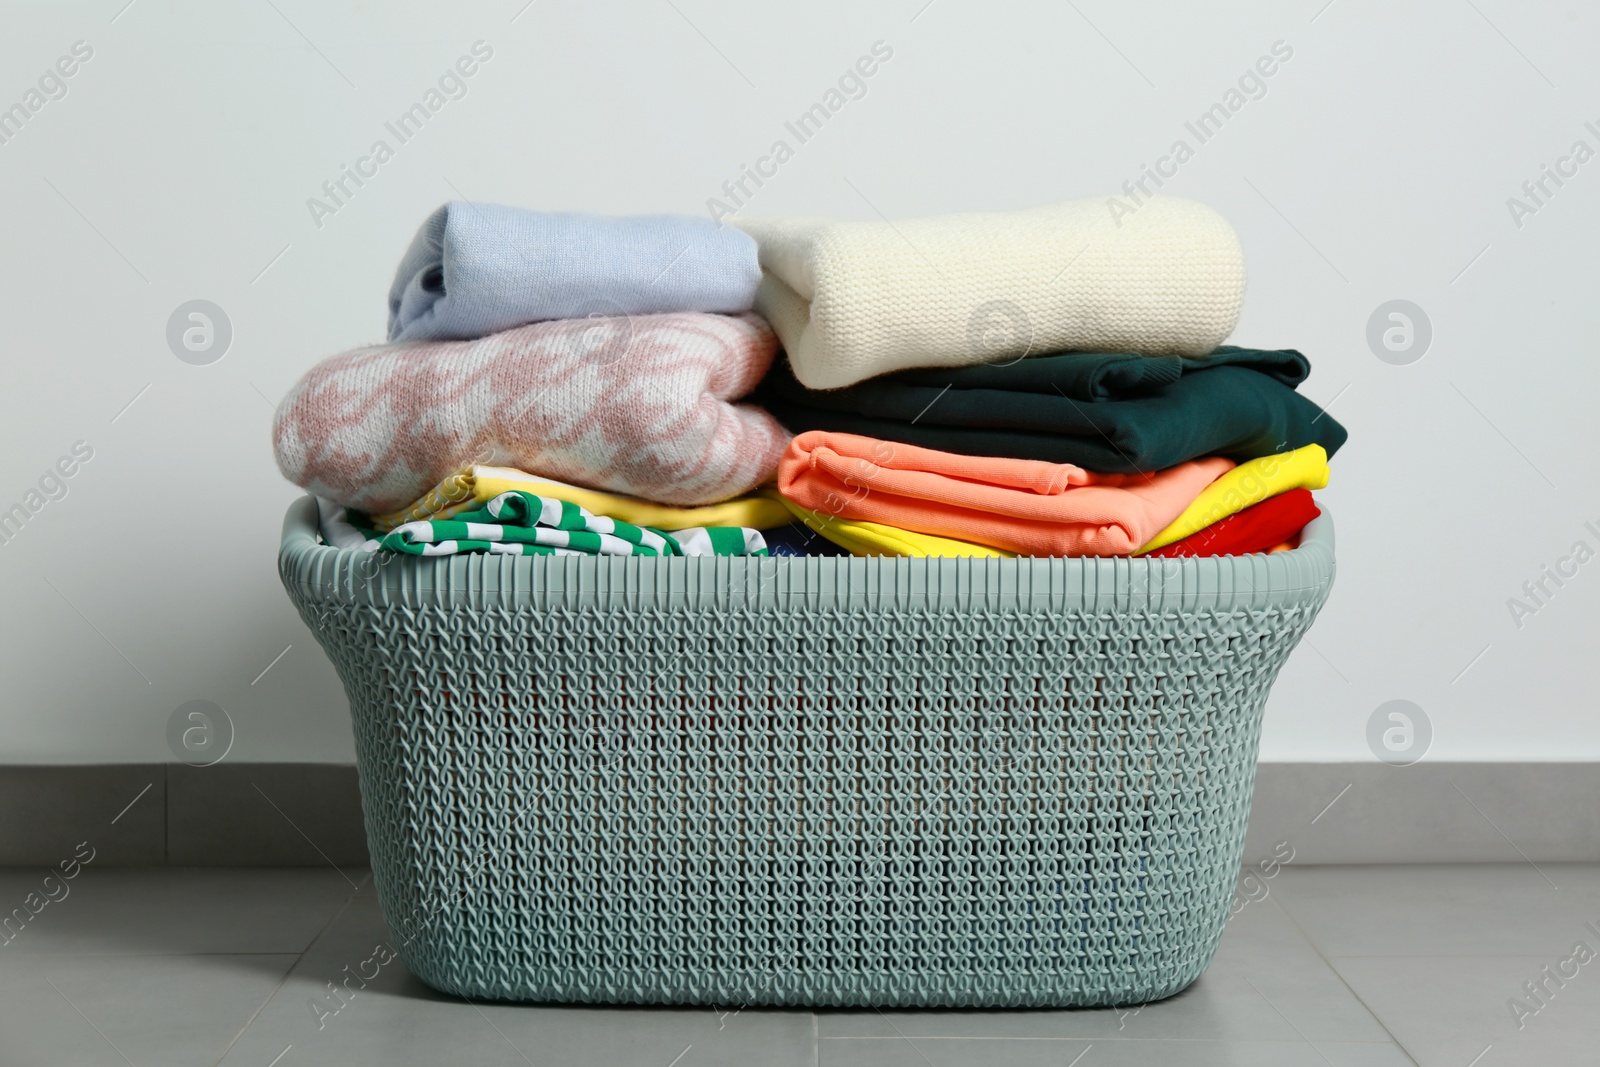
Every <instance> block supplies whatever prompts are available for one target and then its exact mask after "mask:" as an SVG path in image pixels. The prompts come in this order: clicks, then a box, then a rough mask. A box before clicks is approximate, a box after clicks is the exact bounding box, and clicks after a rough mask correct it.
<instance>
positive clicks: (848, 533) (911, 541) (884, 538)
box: [765, 490, 1015, 559]
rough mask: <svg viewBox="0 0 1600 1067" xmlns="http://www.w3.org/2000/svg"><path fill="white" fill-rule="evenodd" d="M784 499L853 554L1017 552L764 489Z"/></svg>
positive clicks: (1005, 554) (987, 556) (985, 554)
mask: <svg viewBox="0 0 1600 1067" xmlns="http://www.w3.org/2000/svg"><path fill="white" fill-rule="evenodd" d="M765 492H768V493H771V495H772V496H773V497H774V498H775V499H777V500H780V501H782V503H783V506H784V507H786V508H788V509H789V510H790V511H792V512H794V514H795V517H796V518H798V519H799V520H800V521H801V522H803V523H805V524H806V525H807V526H808V527H810V528H811V529H813V530H815V531H816V532H817V533H819V534H821V535H822V536H823V537H826V538H827V539H828V540H830V541H832V542H833V543H834V544H836V545H838V546H839V547H841V548H843V549H846V550H848V551H849V553H850V554H851V555H852V556H919V557H920V556H976V557H981V558H985V559H997V558H1000V557H1009V556H1013V555H1015V553H1013V552H1005V551H1002V550H1001V549H998V548H990V547H989V546H988V545H974V544H971V543H969V542H966V541H956V540H952V539H951V538H948V537H935V536H934V535H933V534H924V533H916V532H914V531H911V530H902V529H900V528H899V527H896V526H885V525H883V524H882V523H878V522H863V521H861V520H859V519H838V518H834V517H832V516H829V515H823V514H820V513H818V512H815V511H810V510H808V509H806V508H803V507H801V506H800V505H799V504H796V503H795V502H794V501H792V500H790V499H788V498H787V497H784V496H780V495H779V494H778V493H777V491H776V490H765Z"/></svg>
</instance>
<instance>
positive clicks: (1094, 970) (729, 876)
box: [279, 498, 1334, 1007]
mask: <svg viewBox="0 0 1600 1067" xmlns="http://www.w3.org/2000/svg"><path fill="white" fill-rule="evenodd" d="M316 522H317V518H316V508H315V506H314V503H313V501H311V500H310V499H309V498H307V499H303V500H300V501H298V502H296V503H295V504H294V505H293V506H292V507H291V508H290V510H289V514H288V517H287V519H286V521H285V523H284V532H283V544H282V550H281V554H280V557H279V569H280V572H281V574H282V578H283V584H284V587H285V588H286V589H287V590H288V592H289V595H290V597H291V598H292V599H293V600H294V602H295V604H296V606H297V607H298V608H299V610H300V613H301V615H302V617H303V618H304V619H305V621H306V623H307V624H308V625H309V626H310V627H311V628H312V630H313V632H314V633H315V634H316V636H317V639H318V640H319V641H320V642H321V643H322V646H323V648H324V649H326V650H327V652H328V655H329V656H330V657H331V658H332V660H333V663H334V665H335V667H336V668H337V669H338V672H339V676H340V678H341V679H342V680H343V682H344V686H345V691H346V692H347V693H348V695H349V698H350V709H351V714H352V717H353V720H354V725H355V739H356V755H357V760H358V763H359V767H360V776H361V796H362V805H363V808H364V811H365V818H366V830H367V839H368V842H369V845H370V849H371V853H372V867H373V877H374V880H375V882H376V885H377V891H378V895H379V899H380V901H381V903H382V905H383V910H384V914H385V916H386V917H387V920H388V923H389V928H390V930H391V932H392V934H393V936H394V944H395V946H396V947H397V948H398V950H399V952H400V955H401V957H402V958H403V960H404V961H405V964H406V966H408V967H409V968H410V969H411V970H412V971H413V972H415V973H416V974H417V975H418V977H420V978H421V979H422V980H423V981H425V982H427V983H428V984H429V985H431V986H434V987H435V988H437V989H440V990H443V991H446V992H450V993H456V994H460V995H464V996H468V997H473V998H499V999H516V1000H539V1001H581V1002H593V1003H666V1004H716V1005H723V1006H736V1005H742V1004H774V1005H810V1006H820V1005H841V1006H842V1005H875V1006H879V1007H889V1006H913V1005H921V1006H944V1007H980V1006H981V1007H1000V1006H1015V1007H1022V1006H1068V1005H1121V1004H1137V1003H1143V1002H1145V1001H1149V1000H1154V999H1157V998H1160V997H1165V996H1168V995H1170V994H1172V993H1175V992H1177V991H1178V990H1180V989H1182V988H1183V987H1184V986H1186V985H1188V984H1189V983H1190V982H1192V981H1194V979H1195V978H1196V977H1198V976H1199V975H1200V973H1201V972H1202V971H1203V970H1204V969H1205V967H1206V965H1207V964H1208V963H1209V962H1210V959H1211V955H1212V952H1213V951H1214V950H1215V948H1216V945H1217V941H1218V939H1219V938H1220V936H1221V934H1222V928H1223V924H1224V922H1225V921H1226V918H1227V915H1228V906H1229V902H1230V899H1231V896H1232V891H1233V885H1234V880H1235V878H1236V876H1237V874H1238V870H1239V862H1240V855H1241V850H1242V847H1243V841H1244V832H1245V823H1246V819H1247V817H1248V815H1249V810H1250V792H1251V787H1252V785H1253V783H1254V779H1255V763H1256V752H1257V747H1258V741H1259V737H1260V725H1261V714H1262V708H1263V706H1264V704H1265V702H1266V699H1267V691H1268V689H1269V688H1270V686H1271V685H1272V682H1273V679H1274V678H1275V677H1276V676H1277V674H1278V670H1279V668H1280V667H1282V666H1283V663H1284V660H1285V659H1286V658H1287V657H1288V655H1289V652H1290V650H1291V649H1293V648H1294V646H1295V644H1296V643H1297V642H1298V641H1299V640H1300V637H1301V636H1302V635H1303V634H1304V633H1305V632H1306V629H1307V628H1308V627H1309V626H1310V625H1311V622H1312V620H1313V618H1314V617H1315V616H1316V614H1317V611H1318V610H1319V609H1320V608H1321V606H1322V604H1323V602H1324V601H1325V600H1326V598H1327V595H1328V590H1329V587H1330V584H1331V582H1332V580H1333V572H1334V560H1333V527H1332V524H1331V522H1330V521H1329V519H1328V518H1327V516H1324V517H1322V518H1321V519H1318V520H1317V521H1316V522H1314V523H1313V524H1312V525H1311V526H1310V527H1309V528H1308V529H1307V531H1306V534H1305V537H1304V539H1303V543H1302V545H1301V547H1300V548H1298V549H1297V550H1295V551H1292V552H1283V553H1278V554H1275V555H1270V556H1265V555H1253V556H1239V557H1219V558H1210V559H1185V560H1143V559H1139V560H1129V559H1114V560H1109V559H1108V560H1096V559H854V558H804V559H799V558H778V559H765V558H753V559H752V558H694V559H683V558H677V559H670V558H668V559H658V558H617V557H610V558H576V557H522V556H498V555H493V556H491V555H476V556H455V557H445V558H421V557H411V556H398V555H389V554H383V555H371V556H369V555H365V554H363V553H360V552H357V551H350V550H340V549H334V548H329V547H326V546H324V545H322V544H320V543H319V542H318V538H317V532H316V529H317V527H316Z"/></svg>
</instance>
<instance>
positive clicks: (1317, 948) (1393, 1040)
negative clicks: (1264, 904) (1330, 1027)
mask: <svg viewBox="0 0 1600 1067" xmlns="http://www.w3.org/2000/svg"><path fill="white" fill-rule="evenodd" d="M1277 905H1278V911H1279V913H1280V914H1282V915H1283V917H1284V918H1285V919H1288V920H1289V925H1290V926H1292V927H1294V929H1295V933H1297V934H1299V935H1300V937H1301V939H1302V940H1303V941H1305V943H1306V944H1307V945H1308V946H1309V947H1310V949H1311V951H1312V952H1314V953H1316V954H1317V959H1319V960H1321V961H1322V965H1323V966H1324V967H1326V968H1328V973H1330V974H1332V975H1333V976H1334V978H1336V979H1338V981H1339V984H1340V985H1342V986H1344V988H1345V990H1346V991H1347V992H1348V993H1349V994H1350V995H1351V996H1352V997H1353V998H1355V1002H1356V1003H1357V1004H1359V1005H1361V1010H1362V1011H1364V1012H1366V1013H1367V1018H1369V1019H1371V1020H1372V1021H1373V1022H1374V1023H1376V1024H1377V1026H1378V1029H1380V1030H1382V1031H1383V1032H1384V1033H1386V1034H1388V1035H1389V1043H1390V1044H1391V1045H1393V1046H1394V1047H1395V1048H1397V1049H1399V1050H1400V1055H1402V1056H1404V1057H1405V1058H1406V1059H1408V1060H1410V1061H1411V1063H1412V1064H1413V1065H1415V1064H1416V1063H1417V1058H1416V1057H1415V1056H1413V1055H1411V1050H1410V1049H1408V1048H1406V1047H1405V1045H1403V1044H1401V1042H1400V1039H1399V1038H1398V1037H1396V1036H1395V1033H1394V1031H1393V1030H1391V1029H1389V1024H1388V1023H1386V1022H1384V1021H1383V1019H1382V1018H1380V1017H1379V1015H1378V1013H1377V1012H1376V1011H1375V1010H1373V1007H1372V1005H1371V1004H1368V1003H1367V1001H1366V998H1365V997H1363V996H1362V995H1361V994H1360V993H1357V992H1356V990H1355V987H1353V986H1352V985H1351V984H1350V983H1349V982H1347V981H1345V977H1344V975H1343V974H1341V973H1339V968H1337V967H1335V966H1334V965H1333V959H1332V958H1331V957H1330V956H1329V955H1328V954H1327V953H1326V952H1324V951H1322V946H1321V945H1318V944H1317V943H1316V941H1314V940H1313V939H1312V937H1311V935H1310V934H1309V933H1307V932H1306V929H1305V927H1303V926H1301V925H1300V920H1299V919H1296V918H1295V917H1294V913H1293V912H1291V911H1290V910H1289V909H1288V908H1287V907H1286V906H1285V905H1284V903H1283V894H1282V892H1281V891H1280V892H1279V894H1278V896H1277Z"/></svg>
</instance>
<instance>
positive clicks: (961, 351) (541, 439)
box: [274, 198, 1345, 557]
mask: <svg viewBox="0 0 1600 1067" xmlns="http://www.w3.org/2000/svg"><path fill="white" fill-rule="evenodd" d="M741 227H742V228H741V229H733V228H731V227H719V226H717V225H715V224H713V223H711V222H709V221H701V220H697V219H689V218H677V217H665V216H663V217H650V218H631V219H607V218H599V217H592V216H581V215H554V214H540V213H534V212H527V211H520V210H516V209H511V208H501V207H493V206H488V205H475V204H463V203H452V204H449V205H446V206H445V207H444V208H441V209H440V210H439V211H438V212H436V213H435V214H434V215H433V216H432V217H431V218H430V219H428V221H427V222H426V223H425V224H424V225H423V227H422V230H421V232H419V233H418V235H417V238H416V240H415V241H414V242H413V244H412V247H411V249H410V250H409V251H408V252H407V253H406V256H405V258H404V259H403V261H402V262H401V265H400V270H399V272H398V275H397V277H396V279H395V282H394V286H393V288H392V290H391V292H390V330H389V334H390V342H389V343H388V344H386V345H380V346H374V347H370V348H364V349H358V350H356V351H353V352H349V353H346V354H344V355H340V356H336V357H334V358H332V359H330V360H327V361H325V362H324V363H322V364H320V365H318V366H317V367H315V368H313V369H312V371H311V372H310V373H308V374H307V375H306V376H305V378H303V379H302V380H301V381H300V383H299V384H298V385H297V386H296V387H295V388H294V390H293V391H292V392H291V393H290V395H289V396H288V397H287V398H286V399H285V400H284V402H283V404H282V406H281V407H280V409H279V412H278V416H277V420H276V423H275V427H274V433H275V442H276V450H277V456H278V463H279V466H280V468H281V469H282V470H283V472H284V474H285V475H286V476H287V477H289V478H290V479H291V480H293V481H294V482H296V483H297V484H299V485H301V486H304V487H305V488H307V489H308V490H310V491H311V492H312V493H313V494H315V495H316V496H317V497H318V498H319V501H320V505H321V508H322V517H323V536H324V539H325V540H327V541H328V542H329V543H330V544H335V545H343V546H349V547H357V548H362V549H365V550H368V551H375V550H389V551H394V552H409V553H414V554H421V555H445V554H451V553H455V552H463V551H486V552H513V553H542V554H622V555H766V554H768V553H771V554H774V555H780V554H781V555H818V554H833V555H837V554H842V553H846V552H847V553H851V554H856V555H901V556H1009V555H1020V556H1133V555H1150V556H1161V557H1168V556H1196V555H1224V554H1243V553H1251V552H1266V551H1272V550H1275V549H1282V548H1286V547H1292V546H1293V544H1294V543H1295V539H1296V538H1297V537H1298V534H1299V531H1300V530H1301V529H1302V528H1303V527H1304V526H1305V524H1306V523H1307V522H1309V521H1310V520H1311V519H1312V518H1315V517H1316V515H1317V514H1318V510H1317V507H1316V504H1315V503H1314V502H1313V500H1312V496H1311V492H1310V490H1312V489H1319V488H1321V487H1323V486H1324V485H1326V484H1327V478H1328V465H1327V460H1328V457H1329V456H1331V455H1332V454H1333V453H1334V452H1335V451H1337V450H1338V448H1339V446H1340V445H1341V444H1343V443H1344V439H1345V431H1344V428H1343V427H1341V426H1340V425H1339V424H1338V423H1337V422H1336V421H1334V419H1333V418H1332V417H1331V416H1329V415H1327V414H1326V413H1325V412H1324V411H1323V410H1322V409H1321V408H1319V407H1318V406H1317V405H1316V404H1315V403H1313V402H1312V401H1310V400H1308V399H1307V398H1306V397H1304V396H1302V395H1301V394H1300V393H1299V392H1297V391H1296V390H1297V387H1298V386H1299V385H1300V384H1301V383H1302V382H1304V381H1305V380H1306V378H1307V376H1308V375H1309V374H1310V370H1311V367H1310V364H1309V362H1308V361H1307V360H1306V358H1305V357H1304V356H1303V355H1301V354H1300V353H1299V352H1296V351H1292V350H1277V351H1268V350H1261V349H1247V348H1237V347H1232V346H1224V345H1222V344H1221V342H1222V341H1224V340H1225V339H1226V338H1227V335H1228V334H1229V333H1230V332H1231V331H1232V329H1233V326H1234V324H1235V322H1236V320H1237V318H1238V314H1239V309H1240V305H1241V303H1242V301H1243V295H1244V266H1243V260H1242V255H1241V251H1240V248H1239V243H1238V239H1237V237H1236V236H1235V235H1234V233H1233V231H1232V229H1231V228H1230V227H1229V226H1228V224H1227V223H1226V222H1225V221H1224V220H1223V219H1222V218H1221V217H1220V216H1218V215H1217V214H1216V213H1215V212H1213V211H1211V210H1210V209H1208V208H1206V207H1204V206H1202V205H1199V204H1195V203H1191V202H1189V201H1184V200H1178V199H1176V198H1157V199H1154V200H1151V201H1148V202H1147V203H1146V204H1144V205H1143V206H1142V207H1141V209H1140V210H1139V212H1137V213H1135V214H1133V215H1131V216H1130V215H1126V214H1124V215H1123V217H1122V218H1120V219H1113V218H1112V217H1111V215H1110V213H1108V212H1107V211H1106V210H1105V207H1104V204H1103V202H1101V201H1098V200H1095V201H1081V202H1074V203H1067V204H1061V205H1057V206H1054V207H1049V208H1041V209H1036V210H1032V211H1022V212H1013V213H1007V214H991V215H982V214H969V215H953V216H946V217H942V218H935V219H926V220H919V221H910V222H899V223H888V222H878V223H871V222H857V223H827V222H816V221H808V220H785V221H760V222H745V223H742V224H741ZM752 309H754V312H759V314H757V313H753V312H752ZM769 324H770V325H769ZM780 345H781V353H780ZM741 401H744V402H741ZM791 435H793V436H791Z"/></svg>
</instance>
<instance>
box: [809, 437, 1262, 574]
mask: <svg viewBox="0 0 1600 1067" xmlns="http://www.w3.org/2000/svg"><path fill="white" fill-rule="evenodd" d="M1233 466H1234V464H1233V462H1232V461H1231V460H1227V459H1222V458H1220V457H1210V458H1206V459H1196V460H1190V461H1189V462H1187V463H1180V464H1179V465H1178V466H1176V467H1170V468H1168V469H1167V470H1163V471H1157V472H1155V473H1153V474H1094V473H1091V472H1090V471H1086V470H1084V469H1083V468H1082V467H1075V466H1073V465H1071V464H1069V463H1045V462H1042V461H1040V460H1032V459H1007V458H1001V457H994V456H963V455H957V454H955V453H952V452H939V451H936V450H934V449H931V448H919V447H917V446H916V445H907V444H901V443H899V442H895V441H880V440H877V439H875V438H871V437H860V436H858V435H856V434H848V433H830V432H828V431H826V430H811V431H808V432H806V433H803V434H801V435H800V436H798V437H796V438H795V439H794V440H793V441H791V442H790V443H789V448H788V450H787V451H785V452H784V454H783V458H782V459H780V460H779V461H778V491H779V492H780V493H782V494H783V495H784V496H786V497H788V498H789V499H790V500H793V501H794V502H795V503H797V504H799V505H800V506H801V507H804V508H809V509H811V510H812V511H816V512H821V513H822V514H825V515H833V516H836V517H838V518H841V519H857V520H861V521H865V522H877V523H883V524H885V525H888V526H898V527H900V528H901V529H904V530H913V531H916V532H917V533H925V534H933V535H935V536H938V537H953V538H956V539H957V540H962V541H973V542H976V543H978V544H982V545H991V546H993V547H995V548H1002V549H1005V550H1006V551H1008V552H1015V553H1017V554H1019V555H1023V556H1125V555H1129V554H1130V553H1132V552H1133V551H1134V550H1135V549H1137V548H1139V547H1140V546H1141V545H1143V544H1144V543H1145V542H1146V541H1148V540H1150V539H1151V538H1152V537H1154V536H1155V535H1156V534H1157V533H1159V532H1160V531H1161V530H1162V529H1164V528H1165V527H1166V526H1167V525H1168V524H1169V523H1171V522H1172V521H1173V520H1174V519H1176V518H1177V517H1178V516H1179V515H1180V514H1182V513H1183V510H1184V508H1186V507H1188V506H1189V504H1190V502H1192V501H1193V500H1194V499H1195V497H1197V496H1199V495H1200V492H1201V490H1203V489H1204V488H1205V487H1206V486H1208V485H1210V484H1211V483H1212V482H1213V481H1215V480H1216V479H1217V478H1219V477H1221V476H1222V475H1223V474H1225V473H1226V472H1228V471H1229V470H1232V469H1233Z"/></svg>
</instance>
